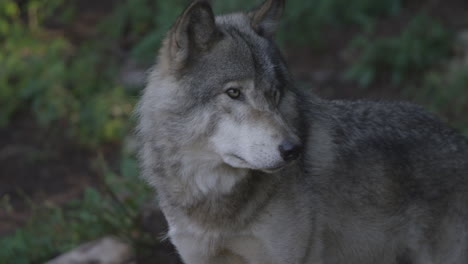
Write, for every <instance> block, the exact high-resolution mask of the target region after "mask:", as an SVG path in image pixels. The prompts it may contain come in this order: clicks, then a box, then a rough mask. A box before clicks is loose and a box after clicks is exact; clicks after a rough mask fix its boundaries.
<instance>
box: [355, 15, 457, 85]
mask: <svg viewBox="0 0 468 264" xmlns="http://www.w3.org/2000/svg"><path fill="white" fill-rule="evenodd" d="M450 43H451V34H450V33H449V31H448V30H447V29H446V28H445V27H443V26H442V25H441V24H440V23H438V22H436V21H434V20H433V19H431V18H429V17H428V16H425V15H419V16H416V17H415V18H414V19H413V20H412V21H411V22H410V23H409V24H408V26H407V27H406V29H405V30H404V31H403V32H401V34H399V35H397V36H392V37H379V38H377V39H371V38H369V37H366V36H361V37H358V38H356V39H355V40H354V41H353V43H352V44H351V49H352V50H357V51H358V52H359V53H360V55H359V57H358V58H357V60H356V61H355V62H354V63H353V64H352V65H351V67H350V69H349V70H348V72H347V74H346V75H347V77H349V78H351V79H354V80H357V81H358V82H359V83H360V84H361V85H362V86H368V85H369V84H370V83H371V82H372V81H374V80H375V78H376V77H377V75H379V74H382V73H388V74H389V75H390V76H391V80H392V81H393V83H395V84H399V83H401V82H402V81H403V80H405V79H408V78H409V76H411V75H413V74H418V73H420V72H422V71H424V70H427V69H429V68H431V67H433V66H434V65H436V64H438V63H440V62H441V61H443V60H444V59H445V58H447V57H448V56H449V55H450V51H451V47H450Z"/></svg>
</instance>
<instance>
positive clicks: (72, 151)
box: [0, 0, 468, 263]
mask: <svg viewBox="0 0 468 264" xmlns="http://www.w3.org/2000/svg"><path fill="white" fill-rule="evenodd" d="M104 2H106V3H107V4H106V3H104ZM114 2H115V0H106V1H95V0H94V1H91V0H86V1H82V2H80V9H81V10H82V12H81V13H83V14H85V15H83V19H81V20H79V21H80V22H79V23H76V24H75V25H74V26H73V27H72V28H70V29H68V31H67V34H68V35H70V36H71V38H73V39H75V40H76V41H77V42H79V41H80V40H82V39H85V38H87V37H90V36H92V35H93V30H92V28H93V25H94V24H95V23H96V21H97V20H98V19H99V17H101V16H104V15H105V14H107V13H108V12H109V7H110V6H112V3H114ZM421 2H424V3H426V2H427V4H424V5H421V4H420V3H421ZM411 3H413V4H410V5H409V7H408V8H406V9H405V10H403V11H402V13H401V15H400V16H399V17H392V18H385V19H382V21H380V22H379V25H378V28H379V29H381V30H379V31H378V32H379V34H382V35H388V34H394V33H395V32H398V31H400V30H401V29H402V27H403V26H404V24H405V21H407V20H408V19H409V18H410V17H411V15H412V14H414V11H415V10H419V9H420V8H421V6H424V7H423V8H426V9H427V11H428V13H429V14H430V15H431V16H434V17H437V18H439V20H441V21H443V22H444V23H445V24H447V25H448V26H450V27H451V28H453V29H455V30H457V29H459V28H460V27H462V26H466V25H467V21H466V17H467V16H466V13H467V11H466V10H468V1H465V0H451V1H442V0H430V1H416V0H413V1H411ZM356 32H358V29H357V28H353V27H352V26H350V27H348V28H344V29H343V28H341V29H337V28H329V29H327V30H325V31H324V34H323V41H322V42H323V43H327V45H325V46H324V47H321V48H311V47H302V48H298V47H287V48H286V60H287V61H288V62H289V64H290V67H291V70H292V73H293V74H294V75H295V77H296V79H297V80H298V83H307V85H308V86H310V87H312V89H314V90H315V91H316V92H317V93H318V94H320V95H322V96H324V97H327V98H351V99H355V98H373V99H381V98H385V99H398V98H399V97H400V94H401V88H400V87H396V86H393V85H391V84H390V82H389V81H388V78H386V77H385V76H383V77H382V78H380V79H378V80H377V81H376V82H375V83H374V84H372V85H371V86H370V87H368V88H366V89H362V88H359V86H358V85H357V84H356V83H353V82H351V81H348V80H345V79H344V78H343V76H342V72H343V71H344V70H345V69H346V68H347V67H348V66H349V64H350V63H351V62H352V58H350V57H349V54H346V52H345V50H346V49H345V47H346V46H347V44H348V43H349V42H350V41H351V39H352V38H353V37H354V36H355V34H356ZM65 126H66V123H57V124H55V125H54V126H53V127H49V128H42V127H41V126H39V125H38V124H37V123H36V122H35V121H34V119H33V118H32V117H31V116H30V115H28V114H24V113H22V114H18V115H17V116H15V118H14V119H13V121H12V123H11V124H9V125H8V127H5V128H0V198H1V197H5V195H8V196H9V197H10V202H11V204H12V206H13V208H14V210H13V212H11V213H7V212H6V211H5V210H2V208H0V236H1V235H5V234H7V233H10V232H12V231H14V229H15V228H17V227H18V226H21V225H22V224H23V223H24V222H25V221H26V220H27V219H28V217H29V212H30V210H29V209H28V208H29V206H28V199H25V197H29V199H30V200H31V201H34V203H37V204H41V203H44V202H45V201H48V202H52V203H55V204H62V203H64V202H66V201H68V200H70V199H73V198H76V197H79V196H80V194H81V193H82V191H83V190H84V188H86V187H87V186H98V185H99V180H98V179H97V175H96V173H95V172H94V170H93V167H92V160H93V159H94V158H95V157H96V153H93V152H92V151H89V150H86V149H84V148H83V147H80V146H79V145H78V144H76V142H74V141H73V140H72V139H70V137H69V136H67V135H66V134H64V132H63V131H65ZM118 147H119V146H111V147H109V148H110V149H118ZM107 153H112V151H108V152H107ZM109 156H112V154H109ZM158 221H159V220H158ZM158 254H161V257H160V258H165V257H168V256H169V257H168V258H169V259H171V260H167V262H161V263H177V260H176V257H174V253H173V248H172V246H171V245H169V244H167V243H166V244H163V245H162V246H161V247H160V248H159V249H158V250H157V253H155V255H154V256H152V260H153V261H154V260H155V259H158V258H159V257H158V256H159V255H158ZM142 262H145V261H142ZM139 263H140V262H139Z"/></svg>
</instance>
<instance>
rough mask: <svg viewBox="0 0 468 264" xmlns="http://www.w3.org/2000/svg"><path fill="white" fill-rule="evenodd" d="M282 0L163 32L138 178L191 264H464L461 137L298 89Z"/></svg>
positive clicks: (465, 182)
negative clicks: (281, 33)
mask: <svg viewBox="0 0 468 264" xmlns="http://www.w3.org/2000/svg"><path fill="white" fill-rule="evenodd" d="M283 9H284V0H267V1H266V2H265V3H263V4H262V5H260V6H259V7H258V8H256V9H255V10H252V11H250V12H244V13H233V14H227V15H222V16H214V15H213V12H212V9H211V7H210V5H209V4H208V3H207V2H200V1H197V2H193V3H192V4H191V5H190V6H189V7H188V8H187V9H186V10H185V11H184V12H183V13H182V14H181V16H180V17H179V18H178V20H177V21H176V23H175V24H174V25H173V27H172V28H171V29H170V31H169V32H168V34H167V37H166V38H165V40H164V42H163V44H162V47H161V49H160V53H159V57H158V61H157V63H156V65H155V66H154V68H153V69H152V71H151V74H150V75H149V79H148V84H147V87H146V88H145V90H144V93H143V95H142V97H141V101H140V103H139V106H138V114H139V125H138V133H139V138H140V141H141V151H140V160H141V166H142V173H143V176H144V177H145V178H146V179H147V180H148V182H149V183H150V184H152V185H153V186H154V187H155V188H156V191H157V196H158V199H159V203H160V207H161V209H162V211H163V213H164V215H165V217H166V219H167V221H168V223H169V230H168V237H169V238H170V240H171V241H172V243H173V244H174V245H175V246H176V248H177V250H178V252H179V254H180V255H181V257H182V259H183V261H184V262H185V263H187V264H212V263H221V264H241V263H243V264H247V263H248V264H312V263H313V264H332V263H333V264H335V263H336V264H337V263H346V264H350V263H351V264H353V263H355V264H358V263H359V264H363V263H364V264H365V263H379V264H387V263H397V264H442V263H443V264H450V263H451V264H466V263H468V143H467V141H466V139H465V138H463V137H462V136H461V135H459V134H458V133H457V132H456V131H455V130H453V129H451V128H449V127H448V126H447V125H446V124H444V123H443V122H442V121H440V120H439V119H438V118H436V117H434V116H433V115H432V114H430V113H428V112H426V111H425V110H423V109H422V108H420V107H418V106H415V105H412V104H409V103H401V102H397V103H387V102H370V101H334V100H324V99H321V98H320V97H318V96H317V95H314V94H313V93H311V92H310V91H306V90H303V89H298V88H296V87H295V86H294V84H293V80H292V78H291V75H290V73H289V72H288V68H287V65H286V63H285V61H284V59H283V58H282V55H281V53H280V51H279V49H278V48H277V46H276V45H275V43H274V41H273V40H272V39H273V35H274V32H275V29H276V27H277V25H278V23H279V20H280V17H281V15H282V12H283Z"/></svg>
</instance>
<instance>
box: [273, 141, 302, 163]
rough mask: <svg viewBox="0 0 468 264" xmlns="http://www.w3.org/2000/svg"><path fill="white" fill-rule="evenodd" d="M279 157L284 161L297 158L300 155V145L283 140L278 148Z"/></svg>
mask: <svg viewBox="0 0 468 264" xmlns="http://www.w3.org/2000/svg"><path fill="white" fill-rule="evenodd" d="M278 149H279V151H280V154H281V157H282V158H283V159H284V161H292V160H295V159H297V157H299V154H301V145H300V144H299V143H293V142H291V141H289V140H284V141H283V142H281V144H280V145H279V147H278Z"/></svg>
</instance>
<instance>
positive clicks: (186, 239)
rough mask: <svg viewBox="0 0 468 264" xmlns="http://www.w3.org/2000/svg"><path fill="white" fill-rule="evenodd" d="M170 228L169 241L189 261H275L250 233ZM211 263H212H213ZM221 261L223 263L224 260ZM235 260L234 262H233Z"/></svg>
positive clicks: (258, 239) (260, 240) (259, 239)
mask: <svg viewBox="0 0 468 264" xmlns="http://www.w3.org/2000/svg"><path fill="white" fill-rule="evenodd" d="M198 231H201V232H197V231H195V232H194V230H189V229H186V228H183V229H173V230H171V232H170V234H169V235H170V237H171V240H172V242H173V243H174V244H175V245H176V247H177V248H178V250H179V253H180V254H181V256H182V257H183V258H184V259H185V260H187V261H189V260H190V261H192V262H188V263H212V262H213V260H216V262H217V263H221V262H219V261H226V263H231V262H228V260H229V261H232V260H237V261H239V263H247V261H248V263H251V262H252V263H275V262H274V261H273V257H272V256H271V254H270V253H269V252H268V249H267V247H266V245H265V243H263V242H262V239H261V238H259V237H257V236H255V235H254V234H253V233H251V232H242V233H236V234H234V233H233V234H226V233H218V232H212V231H211V232H210V231H206V230H204V231H202V230H198ZM213 263H214V262H213ZM223 263H224V262H223ZM235 263H237V262H235Z"/></svg>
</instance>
